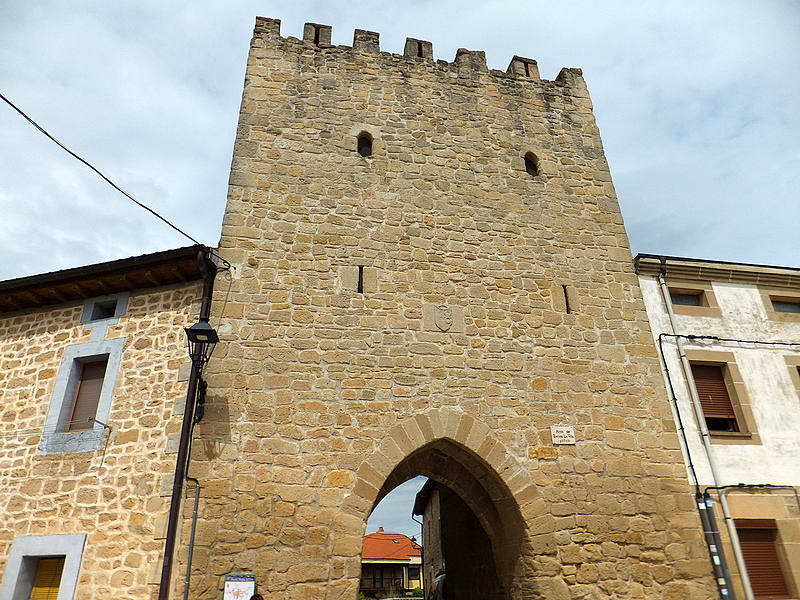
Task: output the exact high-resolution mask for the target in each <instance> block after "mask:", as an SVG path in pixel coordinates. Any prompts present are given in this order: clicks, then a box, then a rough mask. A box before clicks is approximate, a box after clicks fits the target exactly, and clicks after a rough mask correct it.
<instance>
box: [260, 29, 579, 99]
mask: <svg viewBox="0 0 800 600" xmlns="http://www.w3.org/2000/svg"><path fill="white" fill-rule="evenodd" d="M332 30H333V28H332V27H331V26H330V25H322V24H320V23H306V24H305V25H304V27H303V39H302V40H299V39H297V38H295V37H291V36H290V37H286V38H284V37H283V36H281V21H280V19H270V18H266V17H257V18H256V26H255V31H254V39H257V38H260V39H263V40H264V41H265V42H274V41H277V40H282V41H289V42H302V43H304V44H303V46H302V47H303V48H306V47H308V46H312V47H316V48H318V49H320V50H322V51H326V50H327V51H331V50H345V51H351V52H355V53H360V54H366V55H370V54H371V55H385V56H387V57H392V58H394V59H405V60H408V61H416V62H423V63H435V64H437V65H439V66H442V67H449V68H453V69H456V70H458V71H459V72H460V73H467V72H470V71H471V72H474V73H476V74H488V75H492V76H495V77H502V78H511V79H514V80H518V81H520V82H524V81H537V82H538V81H544V82H547V80H542V79H541V77H540V74H539V65H538V64H537V62H536V61H535V60H534V59H532V58H525V57H523V56H514V57H513V58H512V59H511V62H510V63H509V65H508V68H507V69H506V71H505V72H503V71H499V70H496V69H489V68H488V66H487V64H486V53H485V52H483V51H482V50H467V49H466V48H459V49H458V51H457V52H456V56H455V58H454V59H453V62H447V61H445V60H435V59H434V55H433V43H431V42H429V41H426V40H420V39H417V38H406V43H405V47H404V48H403V54H402V55H401V54H394V53H390V52H382V51H381V47H380V34H379V33H377V32H374V31H366V30H363V29H356V30H355V31H354V33H353V45H352V46H335V45H333V44H332V43H331V35H332ZM555 82H556V83H560V84H563V85H567V86H570V87H574V88H575V89H576V91H578V93H577V94H576V95H579V96H585V95H587V94H586V93H585V89H586V86H585V83H584V81H583V74H582V71H581V70H580V69H572V68H567V67H565V68H563V69H561V72H560V73H559V74H558V76H557V77H556V79H555Z"/></svg>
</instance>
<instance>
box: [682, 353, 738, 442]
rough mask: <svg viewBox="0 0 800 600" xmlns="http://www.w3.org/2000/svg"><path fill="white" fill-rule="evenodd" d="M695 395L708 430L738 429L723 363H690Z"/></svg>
mask: <svg viewBox="0 0 800 600" xmlns="http://www.w3.org/2000/svg"><path fill="white" fill-rule="evenodd" d="M691 367H692V377H694V384H695V387H696V388H697V396H698V398H700V405H701V406H702V407H703V416H704V417H705V420H706V427H708V430H709V431H740V429H739V424H738V423H737V421H736V412H735V411H734V410H733V404H732V403H731V397H730V396H729V395H728V386H727V385H726V384H725V373H724V371H723V369H724V366H723V365H700V364H695V363H691Z"/></svg>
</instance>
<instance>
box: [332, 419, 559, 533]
mask: <svg viewBox="0 0 800 600" xmlns="http://www.w3.org/2000/svg"><path fill="white" fill-rule="evenodd" d="M448 443H449V444H451V448H462V449H463V450H464V451H463V452H462V453H460V456H459V457H458V458H460V459H461V461H462V462H466V461H469V460H470V458H469V457H470V456H472V461H473V462H474V464H475V465H476V466H477V463H483V465H484V467H485V468H478V469H477V471H478V472H477V473H476V477H477V479H476V482H479V483H480V484H481V485H482V487H483V488H484V489H485V490H486V491H487V492H488V493H489V496H490V497H491V500H492V501H493V502H495V503H498V504H500V505H501V506H502V505H506V506H513V507H514V511H515V512H517V514H518V516H519V517H520V519H521V521H522V522H523V523H531V521H532V520H536V519H537V518H538V517H541V516H542V514H543V511H544V510H545V509H546V507H545V503H544V501H543V500H542V499H541V497H540V496H539V492H538V488H537V486H536V484H535V483H534V481H533V478H532V477H531V476H530V474H529V472H528V470H527V469H526V468H525V467H524V466H522V465H521V464H520V463H519V462H518V461H517V459H516V458H515V457H514V456H513V454H511V453H510V452H509V451H508V450H507V448H506V447H505V445H504V444H503V443H502V442H501V441H500V440H499V439H498V438H497V436H495V435H494V434H493V432H492V429H491V428H490V427H489V426H488V425H486V424H485V423H484V422H482V421H480V420H479V419H476V418H475V417H473V416H472V415H469V414H468V413H466V412H465V411H463V410H461V409H459V408H454V407H440V408H431V409H429V410H427V411H424V412H420V413H417V414H416V415H414V416H412V417H408V418H406V419H404V420H403V421H401V422H399V423H398V424H396V425H394V426H393V427H392V428H391V429H390V430H389V431H388V432H387V434H386V435H385V436H384V438H383V439H382V440H381V442H380V444H379V446H378V448H377V449H375V450H374V451H373V452H372V453H371V454H370V455H368V456H367V457H366V458H365V459H364V460H363V462H362V463H361V465H360V466H359V468H358V470H357V472H356V481H355V484H354V487H353V491H352V494H350V496H349V497H348V498H346V499H345V501H344V502H343V506H342V509H343V511H344V512H345V513H347V514H348V515H349V517H351V520H349V521H350V523H353V524H355V523H356V522H359V523H360V524H361V531H359V532H358V535H359V536H360V535H363V530H364V527H365V526H366V517H367V516H368V515H369V513H370V511H371V510H372V509H373V508H374V507H375V506H376V505H377V504H378V502H380V500H382V499H383V497H384V496H385V495H386V494H387V493H389V492H390V491H391V490H392V489H394V487H396V486H397V485H399V484H400V483H402V482H403V481H404V480H405V479H402V474H400V477H399V478H397V479H395V480H392V475H393V474H395V473H397V469H398V467H399V466H400V465H401V464H402V463H403V462H404V461H407V460H408V459H409V457H412V456H413V455H415V453H419V452H420V451H422V450H424V449H425V448H432V447H435V446H434V445H447V444H448ZM464 466H465V468H466V467H469V466H470V465H464ZM423 474H424V473H423ZM492 479H493V480H494V481H491V480H492ZM444 483H449V484H450V485H454V482H452V481H451V482H444ZM458 487H459V486H458V485H457V484H455V488H458ZM454 491H457V492H459V493H460V494H469V490H466V489H454ZM537 529H539V531H538V533H546V532H545V531H542V529H541V527H537ZM355 533H356V532H355V531H353V532H351V534H355ZM549 533H552V532H549Z"/></svg>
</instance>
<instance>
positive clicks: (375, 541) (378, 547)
mask: <svg viewBox="0 0 800 600" xmlns="http://www.w3.org/2000/svg"><path fill="white" fill-rule="evenodd" d="M412 556H414V557H417V556H422V547H421V546H420V545H419V544H417V543H416V542H412V541H411V540H410V539H409V538H407V537H406V536H404V535H403V534H402V533H387V532H385V531H384V530H383V527H379V528H378V531H376V532H375V533H370V534H367V535H365V536H364V550H363V552H362V554H361V557H362V558H363V559H365V560H410V559H411V557H412Z"/></svg>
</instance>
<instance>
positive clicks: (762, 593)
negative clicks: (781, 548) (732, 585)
mask: <svg viewBox="0 0 800 600" xmlns="http://www.w3.org/2000/svg"><path fill="white" fill-rule="evenodd" d="M735 523H736V532H737V533H738V534H739V544H740V545H741V547H742V554H743V555H744V564H745V566H746V567H747V576H748V577H749V578H750V586H751V587H752V588H753V595H754V596H755V597H756V598H757V599H758V600H761V599H764V600H766V599H768V598H772V599H775V600H777V599H779V598H791V597H792V595H791V594H790V593H789V586H788V585H787V584H786V577H785V575H784V573H783V569H782V568H781V561H780V557H779V556H778V543H777V537H778V528H777V525H776V524H775V521H774V520H772V519H736V520H735Z"/></svg>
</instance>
